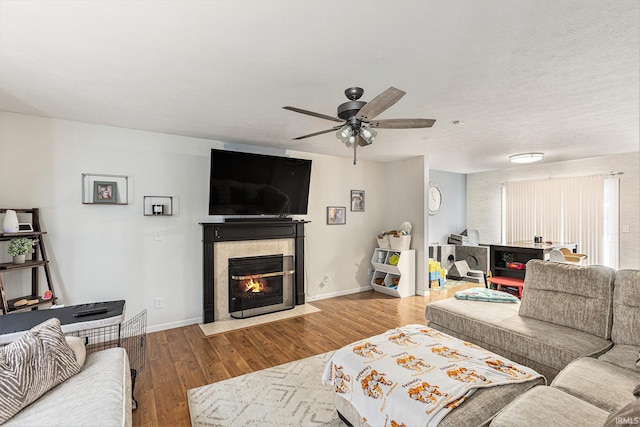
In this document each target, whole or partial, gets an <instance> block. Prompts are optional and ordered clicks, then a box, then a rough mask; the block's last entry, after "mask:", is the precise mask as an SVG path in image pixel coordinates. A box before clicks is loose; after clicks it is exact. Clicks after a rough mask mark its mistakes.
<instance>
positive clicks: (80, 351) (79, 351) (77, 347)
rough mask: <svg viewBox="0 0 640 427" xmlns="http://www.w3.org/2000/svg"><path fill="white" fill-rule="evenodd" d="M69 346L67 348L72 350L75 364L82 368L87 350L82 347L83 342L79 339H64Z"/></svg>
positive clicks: (70, 337)
mask: <svg viewBox="0 0 640 427" xmlns="http://www.w3.org/2000/svg"><path fill="white" fill-rule="evenodd" d="M64 338H65V340H66V341H67V344H68V345H69V348H70V349H71V350H73V354H74V355H75V356H76V362H78V365H80V367H81V368H82V366H84V360H85V359H86V358H87V348H86V347H85V346H84V341H83V340H82V338H80V337H74V336H66V337H64Z"/></svg>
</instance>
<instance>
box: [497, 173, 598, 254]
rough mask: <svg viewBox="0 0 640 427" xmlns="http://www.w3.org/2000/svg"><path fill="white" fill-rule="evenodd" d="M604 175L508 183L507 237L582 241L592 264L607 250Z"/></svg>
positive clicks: (581, 250) (580, 248) (581, 247)
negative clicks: (537, 237)
mask: <svg viewBox="0 0 640 427" xmlns="http://www.w3.org/2000/svg"><path fill="white" fill-rule="evenodd" d="M604 188H605V185H604V176H587V177H574V178H553V179H551V178H550V179H545V180H539V181H520V182H508V183H507V184H506V201H505V202H506V209H505V222H506V241H507V242H522V241H533V238H534V236H541V237H542V239H543V241H545V242H547V241H551V242H553V243H578V252H579V253H583V254H586V255H587V256H588V261H589V264H602V263H603V261H605V259H604V252H605V209H604Z"/></svg>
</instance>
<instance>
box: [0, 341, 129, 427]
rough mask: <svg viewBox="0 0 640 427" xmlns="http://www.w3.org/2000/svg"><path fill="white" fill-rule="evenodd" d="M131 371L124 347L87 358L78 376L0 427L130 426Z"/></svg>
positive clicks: (49, 392)
mask: <svg viewBox="0 0 640 427" xmlns="http://www.w3.org/2000/svg"><path fill="white" fill-rule="evenodd" d="M131 386H132V385H131V371H130V369H129V359H128V358H127V353H126V351H125V350H124V349H123V348H120V347H116V348H109V349H106V350H101V351H98V352H95V353H91V354H89V355H88V356H87V359H86V361H85V364H84V367H83V368H82V370H81V371H80V373H78V374H77V375H75V376H73V377H71V378H69V379H68V380H67V381H65V382H63V383H62V384H60V385H59V386H57V387H55V388H53V389H51V390H49V391H48V392H47V393H45V394H44V395H43V396H42V397H40V399H38V400H36V401H35V402H33V403H32V404H31V405H29V406H28V407H26V408H24V409H23V410H22V411H20V412H18V413H17V414H16V415H15V416H14V417H13V418H11V419H10V420H9V421H7V423H6V424H4V425H3V426H2V427H15V426H40V425H43V422H44V423H45V424H46V425H47V426H51V427H53V426H60V427H63V426H64V427H68V426H93V427H100V426H103V427H114V426H125V427H128V426H131V424H132V414H131V403H132V402H131Z"/></svg>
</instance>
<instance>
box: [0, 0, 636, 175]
mask: <svg viewBox="0 0 640 427" xmlns="http://www.w3.org/2000/svg"><path fill="white" fill-rule="evenodd" d="M639 18H640V2H638V0H613V1H604V0H597V1H594V0H535V1H531V0H486V1H476V0H438V1H435V0H428V1H427V0H393V1H391V0H389V1H382V0H374V1H366V0H348V1H337V0H333V1H332V0H307V1H303V0H270V1H264V0H211V1H178V0H173V1H140V0H139V1H79V0H78V1H58V0H43V1H38V0H32V1H19V0H0V110H3V111H10V112H17V113H24V114H31V115H37V116H44V117H52V118H59V119H67V120H74V121H80V122H88V123H97V124H104V125H112V126H119V127H125V128H133V129H143V130H149V131H155V132H165V133H170V134H179V135H188V136H194V137H201V138H207V139H215V140H221V141H230V142H239V143H246V144H254V145H265V146H273V147H278V148H287V149H293V150H298V151H304V152H313V153H322V154H330V155H338V156H345V157H349V156H351V154H352V153H351V151H350V150H348V149H347V148H345V146H344V145H341V144H340V143H339V142H338V141H337V140H336V138H335V135H333V133H328V134H325V135H321V136H317V137H313V138H308V139H305V140H301V141H292V138H294V137H297V136H301V135H306V134H309V133H312V132H315V131H320V130H323V129H328V128H331V127H333V126H334V125H336V124H337V123H334V122H331V121H327V120H322V119H319V118H314V117H309V116H305V115H301V114H297V113H294V112H291V111H287V110H284V109H282V108H281V107H283V106H285V105H292V106H296V107H299V108H303V109H307V110H312V111H316V112H319V113H323V114H327V115H336V107H337V106H338V104H340V103H342V102H345V101H346V100H347V99H346V98H345V96H344V94H343V91H344V90H345V89H346V88H348V87H350V86H360V87H362V88H364V89H365V94H364V96H363V97H362V100H365V101H369V100H371V99H372V98H373V97H374V96H375V95H377V94H378V93H380V92H382V91H383V90H385V89H387V88H388V87H390V86H394V87H397V88H399V89H402V90H404V91H405V92H407V94H406V95H405V96H404V98H402V99H401V100H400V101H399V102H398V103H397V104H395V105H394V106H393V107H391V108H390V109H388V110H387V111H385V112H384V113H382V114H381V115H380V116H379V117H378V118H381V119H382V118H432V119H436V120H437V121H436V124H435V125H434V126H433V128H430V129H412V130H390V129H380V130H379V132H378V138H377V139H376V141H375V142H374V144H373V145H372V146H369V147H365V148H362V149H360V150H359V152H358V153H359V158H363V159H369V160H376V161H387V160H398V159H402V158H406V157H409V156H413V155H418V154H424V155H427V156H429V159H430V165H431V167H432V168H434V169H439V170H444V171H451V172H460V173H471V172H478V171H484V170H494V169H502V168H506V167H511V166H512V165H509V164H508V162H507V157H508V156H509V155H511V154H517V153H521V152H527V151H542V152H544V153H545V154H546V157H545V160H543V161H544V162H554V161H562V160H569V159H578V158H588V157H595V156H601V155H607V154H615V153H626V152H637V151H639V149H640V147H639V145H640V142H639V121H640V118H639V108H640V96H639V93H640V75H639V63H640V58H639V57H640V33H639V29H640V19H639ZM455 120H461V121H463V122H464V124H463V125H454V124H452V122H453V121H455Z"/></svg>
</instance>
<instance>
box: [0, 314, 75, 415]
mask: <svg viewBox="0 0 640 427" xmlns="http://www.w3.org/2000/svg"><path fill="white" fill-rule="evenodd" d="M78 372H80V365H79V364H78V362H77V361H76V357H75V355H74V353H73V350H71V349H70V348H69V346H68V345H67V342H66V340H65V337H64V335H63V334H62V330H61V329H60V320H58V319H55V318H54V319H49V320H47V321H46V322H43V323H41V324H39V325H37V326H35V327H33V328H32V329H31V330H29V331H28V332H27V333H25V334H24V335H23V336H22V337H20V339H18V340H16V341H14V342H12V343H11V344H9V345H7V346H6V347H3V348H0V424H2V423H4V422H5V421H7V420H8V419H9V418H11V417H13V416H14V415H15V414H17V413H18V412H19V411H20V410H21V409H22V408H24V407H25V406H27V405H29V404H30V403H31V402H33V401H35V400H36V399H37V398H38V397H40V396H41V395H43V394H44V393H46V392H47V391H48V390H50V389H52V388H53V387H55V386H57V385H58V384H60V383H61V382H63V381H64V380H66V379H67V378H69V377H71V376H73V375H75V374H77V373H78ZM43 419H46V417H45V418H43Z"/></svg>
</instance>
